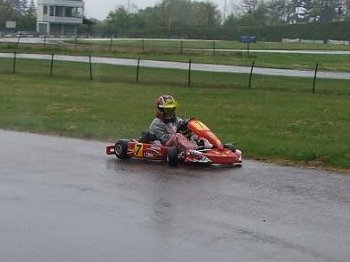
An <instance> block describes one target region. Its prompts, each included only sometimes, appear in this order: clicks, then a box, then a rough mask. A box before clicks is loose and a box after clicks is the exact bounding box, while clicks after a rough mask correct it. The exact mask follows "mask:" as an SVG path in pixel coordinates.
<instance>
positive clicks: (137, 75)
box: [136, 58, 141, 84]
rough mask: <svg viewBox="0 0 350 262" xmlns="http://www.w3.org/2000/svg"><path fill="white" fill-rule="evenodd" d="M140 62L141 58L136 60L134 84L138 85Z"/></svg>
mask: <svg viewBox="0 0 350 262" xmlns="http://www.w3.org/2000/svg"><path fill="white" fill-rule="evenodd" d="M140 61H141V58H139V59H137V68H136V83H137V84H138V83H139V74H140Z"/></svg>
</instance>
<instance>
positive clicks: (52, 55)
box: [50, 53, 55, 76]
mask: <svg viewBox="0 0 350 262" xmlns="http://www.w3.org/2000/svg"><path fill="white" fill-rule="evenodd" d="M54 56H55V54H54V53H52V54H51V66H50V76H52V73H53V59H54Z"/></svg>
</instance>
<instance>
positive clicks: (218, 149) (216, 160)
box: [106, 119, 242, 166]
mask: <svg viewBox="0 0 350 262" xmlns="http://www.w3.org/2000/svg"><path fill="white" fill-rule="evenodd" d="M187 128H188V129H189V130H190V131H191V132H192V133H194V134H196V135H198V136H199V137H202V138H206V139H207V140H208V141H209V142H210V143H211V144H212V145H213V148H210V149H204V150H199V151H197V150H194V151H193V150H190V151H188V152H180V153H179V158H180V159H181V160H182V161H183V162H192V163H194V162H196V163H198V162H199V163H210V164H229V165H234V166H241V165H242V153H241V151H240V150H238V149H236V150H233V149H232V148H226V147H225V146H224V145H223V144H222V142H221V141H220V139H219V138H218V137H217V136H216V135H215V134H214V133H213V132H212V131H211V130H210V129H209V128H208V127H207V126H206V125H205V124H204V123H203V122H201V121H199V120H197V119H190V120H189V121H188V124H187ZM167 153H168V147H166V146H163V145H161V144H160V143H159V141H155V142H151V143H141V142H139V140H137V139H132V140H128V141H127V156H128V157H136V158H144V159H151V160H162V161H167ZM106 154H107V155H113V154H115V145H109V146H107V147H106Z"/></svg>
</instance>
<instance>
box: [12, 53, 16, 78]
mask: <svg viewBox="0 0 350 262" xmlns="http://www.w3.org/2000/svg"><path fill="white" fill-rule="evenodd" d="M16 57H17V52H14V53H13V67H12V72H13V73H14V74H16Z"/></svg>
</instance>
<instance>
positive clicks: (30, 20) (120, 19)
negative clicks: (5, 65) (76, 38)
mask: <svg viewBox="0 0 350 262" xmlns="http://www.w3.org/2000/svg"><path fill="white" fill-rule="evenodd" d="M344 1H346V0H242V2H241V3H240V4H239V5H236V4H234V2H233V0H227V1H226V3H228V4H227V5H225V7H224V10H220V9H219V7H218V6H217V5H215V4H214V3H212V2H210V1H204V2H199V1H194V0H162V1H160V2H159V3H158V4H156V5H154V6H152V7H147V8H145V9H137V7H135V6H131V7H133V8H130V6H128V7H126V6H123V5H119V6H117V7H116V8H115V9H114V10H111V11H110V12H109V13H108V15H107V17H106V18H105V19H104V20H102V21H99V20H97V19H93V18H92V19H89V21H90V27H88V26H85V27H84V26H83V27H82V28H81V29H80V32H81V33H84V34H91V33H92V34H98V35H102V36H130V35H137V34H140V33H142V34H143V35H144V36H152V34H156V35H159V33H157V31H158V32H162V34H165V33H166V34H168V35H175V36H176V34H177V32H178V30H179V28H182V29H183V30H188V31H189V33H191V32H199V33H200V32H201V31H204V32H205V28H207V29H208V30H209V29H210V28H222V27H225V28H230V29H231V30H239V28H249V27H251V28H258V27H263V26H281V25H294V24H308V23H331V22H334V21H347V20H349V21H350V16H349V13H347V11H346V5H345V2H344ZM348 2H349V1H348ZM5 21H16V23H17V30H26V31H35V28H36V7H35V4H34V1H33V0H30V1H29V0H6V1H5V0H0V30H1V29H4V28H5ZM85 21H86V19H85ZM91 22H93V24H94V26H93V27H92V28H93V29H91ZM92 30H93V31H92Z"/></svg>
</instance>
